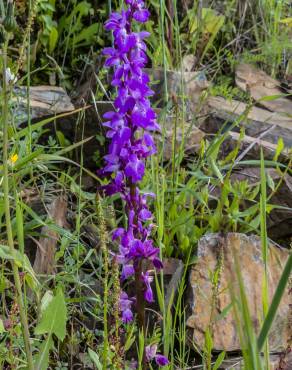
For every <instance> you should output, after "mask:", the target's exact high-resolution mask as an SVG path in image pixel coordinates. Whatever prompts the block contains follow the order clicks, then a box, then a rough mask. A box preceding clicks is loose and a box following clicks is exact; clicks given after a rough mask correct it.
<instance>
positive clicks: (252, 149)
mask: <svg viewBox="0 0 292 370" xmlns="http://www.w3.org/2000/svg"><path fill="white" fill-rule="evenodd" d="M229 138H230V140H229ZM229 138H227V139H226V140H225V141H224V143H223V146H224V149H223V153H224V157H225V156H226V155H227V154H228V153H230V152H231V151H232V150H234V149H235V147H236V146H237V144H238V142H240V150H241V151H242V153H243V152H244V153H246V154H245V155H244V156H243V157H242V159H243V158H244V159H254V158H260V156H261V149H263V153H264V158H265V159H269V160H273V158H274V155H275V153H276V150H277V147H278V145H277V144H273V143H270V142H268V141H266V140H262V139H261V138H260V137H258V138H254V137H251V136H248V135H244V137H242V138H240V134H239V133H238V132H233V131H230V132H229ZM289 156H291V154H290V153H289V150H288V149H287V148H284V149H283V151H282V153H281V154H280V155H279V159H278V160H279V161H280V162H287V160H289ZM224 157H223V158H224Z"/></svg>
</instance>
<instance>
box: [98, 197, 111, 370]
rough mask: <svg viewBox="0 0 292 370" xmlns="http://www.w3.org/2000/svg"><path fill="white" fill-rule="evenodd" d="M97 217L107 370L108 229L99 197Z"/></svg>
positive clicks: (104, 360) (104, 359) (104, 362)
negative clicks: (102, 275)
mask: <svg viewBox="0 0 292 370" xmlns="http://www.w3.org/2000/svg"><path fill="white" fill-rule="evenodd" d="M97 215H98V222H99V238H100V245H101V250H102V254H103V269H104V280H103V289H104V296H103V336H104V340H103V354H102V355H103V356H102V357H103V359H102V368H103V370H106V369H107V360H108V349H109V343H108V321H107V314H108V293H109V292H108V278H109V261H108V250H107V238H106V235H107V233H106V227H105V220H104V216H103V210H102V205H101V199H100V197H99V195H97Z"/></svg>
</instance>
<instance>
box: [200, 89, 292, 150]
mask: <svg viewBox="0 0 292 370" xmlns="http://www.w3.org/2000/svg"><path fill="white" fill-rule="evenodd" d="M204 111H205V113H206V114H207V115H208V117H207V119H206V120H205V121H204V123H203V124H202V125H201V126H200V128H201V129H202V130H203V131H206V132H208V133H217V132H218V130H219V129H221V128H222V125H223V124H225V123H226V122H227V125H226V128H225V130H227V129H229V127H230V126H231V125H232V124H233V123H235V122H236V125H235V126H234V128H233V130H234V131H236V130H238V126H244V127H245V133H246V135H248V136H251V137H254V138H256V137H258V136H260V135H261V138H262V139H264V140H266V141H268V142H270V143H273V144H277V143H278V140H279V138H282V139H283V141H284V143H285V145H286V146H287V147H288V148H291V147H292V118H291V117H288V116H285V115H282V114H280V113H278V112H270V111H268V110H266V109H262V108H258V107H249V106H248V105H247V104H245V103H242V102H240V101H237V100H226V99H224V98H222V97H220V96H216V97H210V98H208V99H207V103H206V105H205V107H204ZM264 131H266V133H265V134H264V135H263V133H264Z"/></svg>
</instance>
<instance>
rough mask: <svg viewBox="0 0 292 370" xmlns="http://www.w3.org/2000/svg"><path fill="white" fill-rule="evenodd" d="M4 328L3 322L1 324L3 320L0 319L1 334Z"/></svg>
mask: <svg viewBox="0 0 292 370" xmlns="http://www.w3.org/2000/svg"><path fill="white" fill-rule="evenodd" d="M5 331H6V330H5V328H4V324H3V320H2V319H0V334H3V333H4V332H5Z"/></svg>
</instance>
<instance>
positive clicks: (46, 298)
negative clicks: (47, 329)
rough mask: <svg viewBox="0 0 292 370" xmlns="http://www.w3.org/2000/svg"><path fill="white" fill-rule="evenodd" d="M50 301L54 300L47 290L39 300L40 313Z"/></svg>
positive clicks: (51, 293) (50, 292)
mask: <svg viewBox="0 0 292 370" xmlns="http://www.w3.org/2000/svg"><path fill="white" fill-rule="evenodd" d="M52 299H54V296H53V292H52V291H51V290H47V291H46V293H45V294H44V295H43V297H42V300H41V307H40V308H41V313H42V312H44V311H45V310H46V309H47V307H48V305H49V304H50V302H51V301H52Z"/></svg>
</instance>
